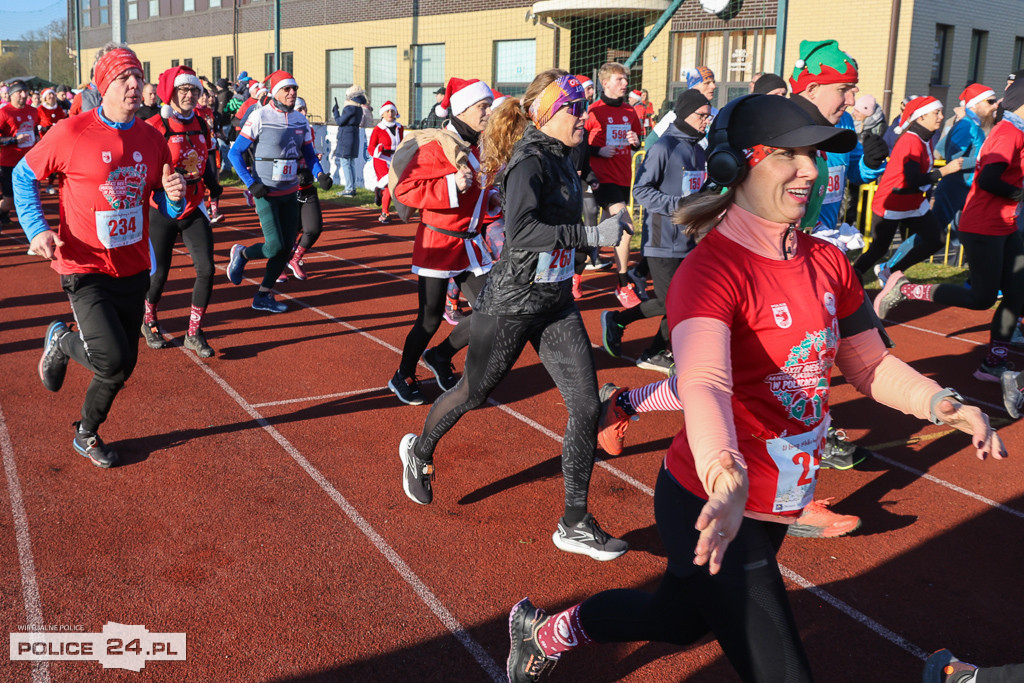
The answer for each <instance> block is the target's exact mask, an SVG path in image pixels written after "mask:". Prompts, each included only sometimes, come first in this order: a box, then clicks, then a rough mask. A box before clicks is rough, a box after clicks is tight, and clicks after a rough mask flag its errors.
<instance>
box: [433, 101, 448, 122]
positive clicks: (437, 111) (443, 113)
mask: <svg viewBox="0 0 1024 683" xmlns="http://www.w3.org/2000/svg"><path fill="white" fill-rule="evenodd" d="M434 113H435V114H437V115H438V116H439V117H441V118H442V119H443V118H447V117H448V110H447V109H445V108H444V107H442V106H441V105H440V104H438V105H435V106H434Z"/></svg>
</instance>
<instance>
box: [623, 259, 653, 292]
mask: <svg viewBox="0 0 1024 683" xmlns="http://www.w3.org/2000/svg"><path fill="white" fill-rule="evenodd" d="M626 277H628V278H629V281H630V282H632V283H633V289H634V290H635V291H636V295H637V296H638V297H640V300H641V301H647V300H648V299H650V297H649V296H647V278H645V277H641V275H640V273H638V272H636V266H634V267H632V268H630V269H629V270H627V271H626Z"/></svg>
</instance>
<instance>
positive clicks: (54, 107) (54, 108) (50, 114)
mask: <svg viewBox="0 0 1024 683" xmlns="http://www.w3.org/2000/svg"><path fill="white" fill-rule="evenodd" d="M39 99H40V103H39V106H38V107H36V111H37V112H39V137H40V138H42V137H43V136H44V135H46V133H47V131H49V130H50V129H51V128H53V127H54V126H55V125H57V122H58V121H61V120H63V119H66V118H67V117H68V113H67V112H66V111H64V108H63V107H61V106H60V105H59V104H58V103H57V91H55V90H54V89H53V88H46V89H44V90H43V92H42V93H40V97H39ZM56 179H57V174H56V173H54V174H51V175H50V177H49V178H47V182H46V192H47V194H56V192H57V188H56V187H54V185H53V184H54V181H56Z"/></svg>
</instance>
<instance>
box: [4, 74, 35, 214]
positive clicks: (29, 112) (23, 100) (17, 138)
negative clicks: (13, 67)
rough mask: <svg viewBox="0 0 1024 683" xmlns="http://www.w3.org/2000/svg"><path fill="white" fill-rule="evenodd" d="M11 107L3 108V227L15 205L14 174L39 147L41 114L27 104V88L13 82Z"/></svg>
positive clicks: (9, 105)
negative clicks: (15, 169)
mask: <svg viewBox="0 0 1024 683" xmlns="http://www.w3.org/2000/svg"><path fill="white" fill-rule="evenodd" d="M8 94H9V96H10V98H11V100H10V104H8V105H7V106H6V107H4V108H3V109H0V194H2V195H3V200H0V227H3V226H6V225H10V223H11V218H10V215H11V208H12V207H13V206H14V188H13V187H11V175H12V174H13V173H14V167H15V166H16V165H17V164H18V162H19V161H21V158H22V157H24V156H25V154H27V153H28V151H29V150H30V149H32V145H34V144H36V140H37V139H38V136H37V135H36V126H38V125H39V112H37V111H36V108H35V107H33V106H31V105H29V104H28V86H26V85H25V82H24V81H13V82H12V83H11V84H10V85H9V86H8Z"/></svg>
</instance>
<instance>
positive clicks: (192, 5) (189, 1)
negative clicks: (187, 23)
mask: <svg viewBox="0 0 1024 683" xmlns="http://www.w3.org/2000/svg"><path fill="white" fill-rule="evenodd" d="M182 9H183V10H184V11H186V12H195V11H196V0H184V3H183V5H182Z"/></svg>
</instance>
